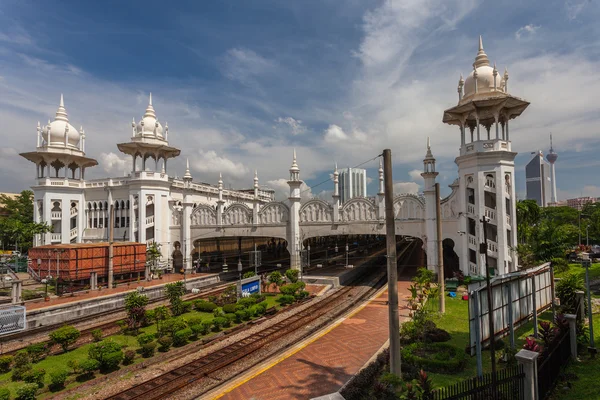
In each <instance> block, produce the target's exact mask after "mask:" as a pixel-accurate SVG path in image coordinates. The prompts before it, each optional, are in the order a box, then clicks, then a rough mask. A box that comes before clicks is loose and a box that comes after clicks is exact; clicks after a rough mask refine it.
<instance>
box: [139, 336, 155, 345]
mask: <svg viewBox="0 0 600 400" xmlns="http://www.w3.org/2000/svg"><path fill="white" fill-rule="evenodd" d="M153 340H154V335H153V334H152V333H142V334H141V335H138V337H137V342H138V344H139V345H140V347H141V346H143V345H145V344H146V343H150V342H151V341H153Z"/></svg>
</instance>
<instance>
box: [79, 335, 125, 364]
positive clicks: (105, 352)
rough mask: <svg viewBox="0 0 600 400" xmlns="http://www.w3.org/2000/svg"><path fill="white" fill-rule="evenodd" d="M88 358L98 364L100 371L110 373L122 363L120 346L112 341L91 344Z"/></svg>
mask: <svg viewBox="0 0 600 400" xmlns="http://www.w3.org/2000/svg"><path fill="white" fill-rule="evenodd" d="M88 357H89V358H90V359H92V360H96V361H98V362H99V363H100V369H101V370H103V371H110V370H113V369H116V368H117V367H118V366H119V364H121V361H123V351H122V350H121V345H120V344H118V343H116V342H113V341H112V340H110V339H109V340H103V341H102V342H99V343H96V344H92V345H91V346H90V348H89V349H88Z"/></svg>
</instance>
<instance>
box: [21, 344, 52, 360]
mask: <svg viewBox="0 0 600 400" xmlns="http://www.w3.org/2000/svg"><path fill="white" fill-rule="evenodd" d="M25 351H27V354H28V355H29V359H30V360H31V362H32V363H37V362H39V361H41V360H43V359H44V358H46V351H47V349H46V344H45V343H34V344H30V345H29V346H27V347H26V348H25Z"/></svg>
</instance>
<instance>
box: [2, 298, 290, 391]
mask: <svg viewBox="0 0 600 400" xmlns="http://www.w3.org/2000/svg"><path fill="white" fill-rule="evenodd" d="M280 297H281V295H276V296H266V300H265V301H266V302H267V303H268V307H272V306H276V307H277V308H278V309H279V308H281V306H280V304H279V303H278V302H277V300H278V299H279V298H280ZM181 317H182V318H184V319H185V318H189V317H200V318H202V320H209V319H213V318H214V317H213V314H212V313H206V312H199V311H191V312H189V313H185V314H182V315H181ZM236 325H237V324H235V323H232V326H236ZM141 333H156V324H152V325H150V326H147V327H145V328H141V329H140V334H141ZM214 334H215V333H212V332H211V333H209V334H207V335H205V336H204V337H209V336H211V335H214ZM110 339H111V340H114V341H115V342H117V343H119V344H120V345H122V346H125V347H127V348H128V349H130V350H137V349H138V348H139V346H138V343H137V339H136V337H135V336H130V335H122V334H119V335H112V336H110ZM90 346H92V344H86V345H83V346H81V347H79V348H76V349H73V350H71V351H68V352H67V353H64V354H58V355H54V356H48V357H46V358H45V359H44V360H42V361H40V362H39V363H37V364H33V368H34V369H38V368H42V369H44V370H46V377H45V386H44V389H43V390H45V392H44V393H43V394H39V395H38V398H40V399H43V398H49V397H51V396H52V395H53V393H51V392H48V391H46V388H47V387H48V385H49V384H50V376H49V374H50V372H53V371H57V370H61V369H62V370H68V371H69V372H71V369H70V368H68V367H67V362H68V361H69V360H78V361H80V362H81V361H83V360H85V359H87V358H88V350H89V348H90ZM124 350H125V349H124ZM157 353H158V352H157ZM158 354H160V353H158ZM143 360H144V358H142V357H141V356H139V355H138V356H137V357H136V358H135V360H134V364H135V363H139V362H141V361H143ZM96 375H97V376H99V375H101V374H100V373H99V372H98V373H96ZM11 376H12V372H7V373H4V374H0V387H6V388H8V389H10V391H11V392H12V395H11V398H14V397H16V389H17V388H18V387H19V386H22V385H24V382H22V381H18V382H13V381H12V380H11ZM78 384H80V383H79V382H76V381H75V377H74V375H71V376H69V378H68V380H67V383H66V386H67V388H71V387H75V386H77V385H78Z"/></svg>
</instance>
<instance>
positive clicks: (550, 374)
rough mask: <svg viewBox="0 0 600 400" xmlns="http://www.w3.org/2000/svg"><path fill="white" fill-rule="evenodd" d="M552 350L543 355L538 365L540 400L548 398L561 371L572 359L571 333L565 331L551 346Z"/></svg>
mask: <svg viewBox="0 0 600 400" xmlns="http://www.w3.org/2000/svg"><path fill="white" fill-rule="evenodd" d="M549 347H551V350H550V351H549V352H548V353H543V354H542V357H543V360H542V362H541V363H539V364H538V368H537V375H538V396H539V399H540V400H543V399H545V398H547V397H548V396H549V395H550V393H551V392H552V389H553V388H554V385H556V381H557V380H558V376H559V375H560V371H561V369H562V368H563V367H564V366H566V365H567V364H568V362H569V360H570V358H571V342H570V336H569V331H565V332H563V333H562V334H561V336H559V337H558V338H556V339H555V340H554V342H553V343H551V344H550V346H549Z"/></svg>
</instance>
